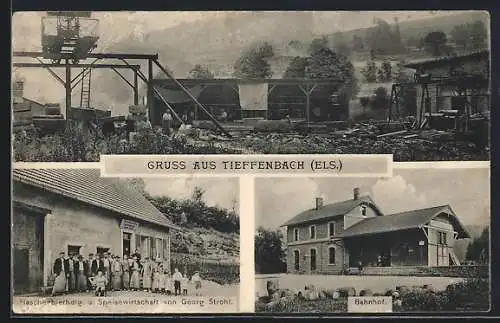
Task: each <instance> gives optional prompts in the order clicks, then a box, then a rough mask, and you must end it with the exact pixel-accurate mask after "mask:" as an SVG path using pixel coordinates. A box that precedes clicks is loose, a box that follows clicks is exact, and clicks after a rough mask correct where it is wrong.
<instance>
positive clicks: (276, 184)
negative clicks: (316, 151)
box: [255, 163, 491, 313]
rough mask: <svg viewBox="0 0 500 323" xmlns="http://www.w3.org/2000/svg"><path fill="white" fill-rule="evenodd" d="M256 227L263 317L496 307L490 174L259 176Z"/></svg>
mask: <svg viewBox="0 0 500 323" xmlns="http://www.w3.org/2000/svg"><path fill="white" fill-rule="evenodd" d="M255 228H256V232H255V277H256V282H255V291H256V295H255V311H256V312H270V313H271V312H273V313H276V312H282V313H334V312H340V313H342V312H345V313H347V312H401V313H404V312H447V313H448V312H486V311H489V309H490V294H491V293H490V290H491V289H490V288H491V287H490V274H491V273H490V251H491V250H490V168H489V166H488V167H481V168H461V167H459V166H458V163H457V167H454V168H443V167H437V168H436V167H426V168H422V167H419V168H394V170H393V176H392V177H390V178H340V177H323V178H321V177H311V178H297V177H283V178H265V177H261V178H259V177H257V178H255ZM365 305H366V306H365Z"/></svg>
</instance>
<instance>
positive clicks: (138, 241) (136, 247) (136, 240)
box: [132, 235, 142, 253]
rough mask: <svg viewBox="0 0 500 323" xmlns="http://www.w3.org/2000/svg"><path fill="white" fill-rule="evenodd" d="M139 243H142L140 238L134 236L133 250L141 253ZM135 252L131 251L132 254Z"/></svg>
mask: <svg viewBox="0 0 500 323" xmlns="http://www.w3.org/2000/svg"><path fill="white" fill-rule="evenodd" d="M141 243H142V237H141V236H140V235H136V236H135V250H137V251H139V252H141ZM135 250H133V252H132V253H134V252H135Z"/></svg>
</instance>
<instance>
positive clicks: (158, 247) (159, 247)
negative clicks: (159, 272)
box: [155, 238, 163, 258]
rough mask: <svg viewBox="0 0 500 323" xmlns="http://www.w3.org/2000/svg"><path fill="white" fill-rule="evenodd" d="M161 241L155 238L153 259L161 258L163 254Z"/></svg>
mask: <svg viewBox="0 0 500 323" xmlns="http://www.w3.org/2000/svg"><path fill="white" fill-rule="evenodd" d="M162 249H163V241H162V239H160V238H156V254H155V258H162V255H163V252H162Z"/></svg>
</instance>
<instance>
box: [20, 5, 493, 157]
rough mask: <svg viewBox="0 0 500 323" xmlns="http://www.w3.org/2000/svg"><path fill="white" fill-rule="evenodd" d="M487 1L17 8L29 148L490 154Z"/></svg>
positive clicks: (90, 152)
mask: <svg viewBox="0 0 500 323" xmlns="http://www.w3.org/2000/svg"><path fill="white" fill-rule="evenodd" d="M490 38H491V37H490V17H489V14H488V12H485V11H356V12H354V11H203V12H196V11H186V12H182V11H171V12H138V11H135V12H134V11H117V12H103V11H99V12H97V11H96V12H90V11H78V12H73V11H48V12H15V13H13V18H12V55H13V58H12V62H13V63H12V72H11V76H12V110H11V111H12V114H11V119H12V149H13V151H12V154H13V161H14V162H98V161H99V159H100V155H101V154H115V155H119V154H162V155H163V154H176V155H179V154H196V155H203V154H392V155H393V160H394V161H396V162H411V161H462V160H464V161H465V160H467V161H471V160H476V161H479V160H483V161H484V160H490V111H491V102H490V96H491V89H490V87H491V86H490V74H491V73H490V63H491V58H490Z"/></svg>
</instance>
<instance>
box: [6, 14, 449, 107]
mask: <svg viewBox="0 0 500 323" xmlns="http://www.w3.org/2000/svg"><path fill="white" fill-rule="evenodd" d="M246 13H247V14H248V12H246ZM292 13H293V12H292ZM292 13H290V14H292ZM310 13H311V14H312V19H311V26H303V28H309V29H311V31H312V33H314V34H322V33H327V32H334V31H337V30H350V29H357V28H364V27H369V26H371V25H372V24H373V19H374V18H375V17H379V18H382V19H385V20H387V21H392V20H393V19H394V17H398V19H399V21H401V22H402V21H408V20H416V19H423V18H429V17H431V16H436V15H438V16H439V15H449V14H450V13H449V12H446V11H443V12H429V11H404V12H401V11H399V12H397V11H379V12H374V11H363V12H361V11H349V12H347V11H344V12H338V11H337V12H335V11H317V12H314V13H312V12H310ZM241 14H245V12H243V13H242V12H234V11H219V12H217V11H203V12H196V11H184V12H182V11H170V12H145V11H142V12H141V11H136V12H133V11H132V12H129V11H117V12H95V13H93V17H94V18H97V19H99V36H100V39H99V42H98V46H99V47H98V50H96V51H97V52H106V50H107V49H108V48H109V47H110V46H112V45H113V44H114V43H116V42H118V41H120V40H121V39H122V38H125V37H129V36H130V35H135V36H136V37H137V39H141V37H143V36H144V35H147V34H148V33H150V32H154V31H160V30H164V29H165V28H169V27H174V26H177V25H179V24H183V23H192V22H197V21H200V20H209V19H214V18H226V17H229V16H234V15H241ZM262 14H280V15H283V14H287V13H286V12H272V13H270V12H263V13H262ZM43 15H44V12H17V13H16V14H15V15H14V16H13V19H12V47H13V49H14V50H15V51H39V50H41V17H42V16H43ZM191 26H193V25H191ZM187 28H189V25H187ZM301 28H302V26H301ZM188 31H189V30H187V32H188ZM230 32H231V29H230V26H229V27H228V33H230ZM228 46H229V45H228ZM22 61H29V62H33V60H25V59H19V58H16V62H22ZM101 72H102V71H98V72H97V73H101ZM58 73H60V75H62V74H61V73H62V71H59V72H58ZM14 75H15V77H17V78H21V79H24V80H26V81H27V83H26V86H25V96H26V97H28V98H30V99H32V100H36V101H40V102H41V103H60V104H61V105H62V106H64V89H63V87H62V86H61V84H59V83H58V82H57V81H56V80H55V79H54V78H53V77H51V76H50V74H49V73H48V72H47V71H45V70H42V69H16V70H15V71H14ZM95 75H98V74H95ZM124 88H125V89H127V90H130V89H128V88H127V87H126V85H124ZM76 90H77V89H75V93H77V92H78V91H76ZM128 92H130V98H128V99H130V100H131V96H132V94H131V90H130V91H128ZM128 92H127V93H128ZM97 94H98V93H97ZM97 94H96V95H94V96H93V98H92V102H93V105H94V106H95V107H97V108H108V107H109V106H110V105H113V104H116V102H109V98H105V96H103V97H102V98H101V97H100V96H99V95H97ZM140 95H141V96H142V95H144V93H141V94H140ZM79 98H80V96H79V95H77V94H75V95H73V105H78V104H79ZM115 109H117V110H120V111H121V110H123V109H126V107H120V109H118V108H115ZM115 109H112V110H113V111H112V113H113V114H116V113H115V112H116V111H115ZM64 111H65V109H63V113H64Z"/></svg>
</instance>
